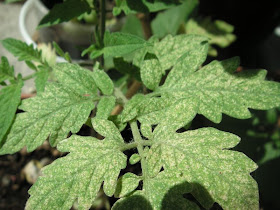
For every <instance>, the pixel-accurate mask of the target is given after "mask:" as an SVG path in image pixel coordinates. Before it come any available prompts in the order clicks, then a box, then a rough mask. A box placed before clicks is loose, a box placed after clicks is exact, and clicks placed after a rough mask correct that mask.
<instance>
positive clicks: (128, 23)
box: [121, 15, 145, 39]
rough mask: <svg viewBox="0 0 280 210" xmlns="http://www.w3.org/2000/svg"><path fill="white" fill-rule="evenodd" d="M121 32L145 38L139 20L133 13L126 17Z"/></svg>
mask: <svg viewBox="0 0 280 210" xmlns="http://www.w3.org/2000/svg"><path fill="white" fill-rule="evenodd" d="M121 32H123V33H128V34H133V35H136V36H139V37H141V38H143V39H144V38H145V37H144V33H143V30H142V25H141V22H140V20H139V19H138V18H137V17H136V16H135V15H129V16H127V17H126V19H125V23H124V25H123V27H122V29H121Z"/></svg>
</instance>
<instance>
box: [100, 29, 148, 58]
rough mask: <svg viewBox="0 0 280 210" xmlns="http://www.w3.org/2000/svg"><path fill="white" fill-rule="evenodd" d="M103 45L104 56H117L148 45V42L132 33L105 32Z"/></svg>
mask: <svg viewBox="0 0 280 210" xmlns="http://www.w3.org/2000/svg"><path fill="white" fill-rule="evenodd" d="M104 46H105V47H104V49H103V53H104V56H105V58H106V57H111V56H112V57H118V56H123V55H125V54H128V53H132V52H134V51H135V50H139V49H142V48H145V47H147V46H149V43H148V42H146V41H145V40H144V39H142V38H140V37H138V36H135V35H132V34H125V33H121V32H115V33H109V32H106V33H105V37H104Z"/></svg>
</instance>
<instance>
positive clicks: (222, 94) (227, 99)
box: [122, 57, 280, 124]
mask: <svg viewBox="0 0 280 210" xmlns="http://www.w3.org/2000/svg"><path fill="white" fill-rule="evenodd" d="M183 63H184V62H183ZM181 64H182V63H181V62H178V65H175V66H174V67H173V69H172V70H171V72H170V73H169V75H168V77H167V79H166V81H165V83H164V84H163V85H162V86H160V87H158V88H156V89H155V91H154V92H153V93H152V97H150V96H149V95H147V96H143V95H142V96H141V97H142V98H141V100H139V102H140V101H141V102H140V103H139V102H138V101H137V102H136V103H133V101H132V102H130V103H128V104H127V107H125V109H124V111H123V114H122V120H123V121H127V120H131V119H133V118H135V117H136V116H138V117H137V119H139V120H140V121H142V122H146V123H150V124H158V123H160V122H163V121H167V120H172V119H178V120H177V121H181V122H182V123H183V122H185V124H186V123H188V122H190V121H191V120H192V119H193V118H194V116H195V115H196V114H197V113H198V114H202V115H204V116H205V117H207V118H208V119H209V120H211V121H213V122H215V123H219V122H221V120H222V113H225V114H227V115H229V116H231V117H235V118H238V119H246V118H249V117H251V114H250V111H249V110H248V108H252V109H261V110H262V109H270V108H273V107H276V106H279V105H280V85H279V84H278V83H276V82H272V81H265V80H264V79H265V76H266V71H265V70H253V71H249V70H248V71H244V72H240V73H237V72H235V71H236V69H237V67H238V66H239V59H238V58H236V57H235V58H232V59H228V60H224V61H222V62H219V61H213V62H211V63H210V64H208V65H206V66H204V67H203V68H202V69H199V70H198V69H197V68H198V66H197V65H194V67H193V68H192V67H191V65H189V64H187V66H188V68H185V67H184V65H181ZM154 96H157V97H154ZM159 96H160V97H159ZM138 97H139V96H138ZM134 100H135V99H134Z"/></svg>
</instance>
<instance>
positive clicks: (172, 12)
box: [151, 0, 198, 38]
mask: <svg viewBox="0 0 280 210" xmlns="http://www.w3.org/2000/svg"><path fill="white" fill-rule="evenodd" d="M197 5H198V1H197V0H189V1H185V2H184V3H183V4H181V5H179V6H176V7H172V8H170V9H168V10H165V11H164V12H162V13H159V14H158V15H157V17H156V18H155V19H154V20H153V21H152V23H151V26H152V30H153V34H154V35H157V36H158V37H159V38H163V37H164V36H166V35H168V34H171V35H176V34H177V32H178V30H179V27H180V25H181V24H183V23H184V22H185V20H186V19H188V17H189V16H190V14H191V12H192V11H193V9H194V8H195V7H196V6H197Z"/></svg>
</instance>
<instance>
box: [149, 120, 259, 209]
mask: <svg viewBox="0 0 280 210" xmlns="http://www.w3.org/2000/svg"><path fill="white" fill-rule="evenodd" d="M166 125H167V124H165V125H162V126H158V127H156V129H155V130H154V132H153V142H154V144H153V145H152V147H151V149H150V151H149V153H148V157H147V165H148V171H149V172H148V173H149V174H150V176H153V175H154V174H157V173H159V171H160V169H161V168H162V167H163V168H164V171H166V172H169V173H172V172H174V171H176V172H178V173H181V174H182V176H183V177H184V178H185V181H186V182H188V183H190V184H192V186H193V190H192V192H191V193H192V194H193V195H194V197H195V198H196V199H197V200H198V201H199V202H200V203H201V205H202V206H203V207H204V208H206V209H209V208H210V207H211V206H212V205H213V203H214V202H217V203H219V204H220V205H221V206H222V208H223V209H258V207H259V203H258V186H257V183H256V182H255V180H254V179H253V178H252V177H251V176H250V173H251V172H252V171H254V170H255V169H256V168H257V165H256V164H255V163H254V162H253V161H252V160H250V159H249V158H248V157H247V156H245V155H244V154H243V153H240V152H235V151H231V150H227V149H230V148H232V147H234V146H235V145H236V144H238V142H239V137H238V136H235V135H233V134H230V133H226V132H223V131H219V130H216V129H214V128H202V129H198V130H193V131H187V132H183V133H176V127H177V125H170V124H169V125H168V126H166Z"/></svg>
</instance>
